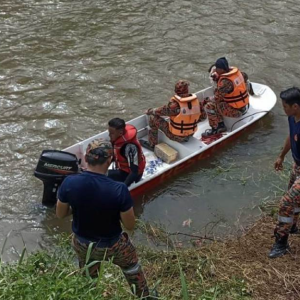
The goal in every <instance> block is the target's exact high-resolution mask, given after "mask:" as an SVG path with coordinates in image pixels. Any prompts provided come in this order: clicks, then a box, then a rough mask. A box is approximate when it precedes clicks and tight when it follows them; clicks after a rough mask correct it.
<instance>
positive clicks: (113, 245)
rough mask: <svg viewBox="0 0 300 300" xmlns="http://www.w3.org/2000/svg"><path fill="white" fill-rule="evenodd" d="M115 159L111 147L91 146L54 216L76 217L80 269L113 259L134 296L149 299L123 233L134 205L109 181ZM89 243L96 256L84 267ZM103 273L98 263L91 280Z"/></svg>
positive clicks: (61, 190) (123, 189) (75, 243)
mask: <svg viewBox="0 0 300 300" xmlns="http://www.w3.org/2000/svg"><path fill="white" fill-rule="evenodd" d="M112 156H113V148H112V145H111V143H110V142H107V141H103V140H100V139H98V140H94V141H92V142H91V143H90V144H89V145H88V147H87V150H86V155H85V160H86V162H87V170H86V171H84V172H82V173H80V174H78V175H74V176H68V177H67V178H66V179H65V180H64V181H63V183H62V185H61V186H60V188H59V191H58V200H57V207H56V215H57V217H58V218H64V217H66V216H68V215H70V214H73V222H72V230H73V233H74V235H73V243H72V245H73V248H74V250H75V252H76V254H77V256H78V260H79V266H80V267H81V268H82V267H84V266H86V265H88V264H90V263H91V262H93V261H102V260H103V259H105V260H109V259H113V263H114V264H116V265H118V266H119V267H120V268H121V269H122V271H123V273H124V275H125V277H126V280H127V281H128V283H129V285H130V287H132V285H134V286H135V293H136V295H137V296H138V297H141V296H144V297H145V296H148V295H149V291H148V286H147V282H146V279H145V276H144V273H143V271H142V268H141V265H140V264H139V261H138V257H137V253H136V250H135V247H134V246H133V244H132V243H131V241H130V239H129V237H128V234H127V233H125V232H122V227H121V223H122V224H123V225H124V227H125V228H126V229H128V230H132V229H133V228H134V225H135V217H134V212H133V201H132V198H131V196H130V193H129V191H128V188H127V187H126V185H125V184H124V183H121V182H115V181H113V180H111V179H109V178H107V176H106V175H105V174H106V172H107V169H108V167H109V165H110V163H111V160H112ZM90 243H93V251H91V256H90V259H89V261H88V262H86V256H87V252H88V248H89V244H90ZM99 267H100V263H96V264H95V265H93V266H91V267H90V268H89V272H90V275H91V276H93V277H94V276H95V277H97V276H98V271H99ZM146 299H151V298H150V297H149V298H146Z"/></svg>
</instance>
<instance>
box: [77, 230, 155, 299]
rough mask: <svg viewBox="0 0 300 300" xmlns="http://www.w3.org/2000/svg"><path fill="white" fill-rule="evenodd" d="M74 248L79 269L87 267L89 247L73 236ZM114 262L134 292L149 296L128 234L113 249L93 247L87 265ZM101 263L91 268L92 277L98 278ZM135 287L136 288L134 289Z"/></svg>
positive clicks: (140, 295)
mask: <svg viewBox="0 0 300 300" xmlns="http://www.w3.org/2000/svg"><path fill="white" fill-rule="evenodd" d="M72 246H73V248H74V250H75V252H76V254H77V257H78V260H79V267H80V268H83V267H84V266H85V265H86V255H87V250H88V247H89V245H88V244H85V243H81V242H80V241H79V240H78V238H76V236H75V235H73V239H72ZM103 260H106V261H108V260H112V262H113V263H114V264H115V265H117V266H119V267H120V268H121V269H122V272H123V274H124V276H125V278H126V280H127V282H128V284H129V286H130V287H131V289H132V292H135V294H136V295H137V296H138V297H142V296H143V297H146V296H148V295H149V290H148V286H147V282H146V279H145V276H144V273H143V270H142V267H141V265H140V264H139V262H138V257H137V253H136V250H135V247H134V246H133V244H132V243H131V241H130V239H129V237H128V234H127V233H125V232H124V233H122V235H121V237H120V239H119V240H118V241H117V242H116V243H115V244H114V245H113V246H112V247H111V248H99V247H96V246H95V245H94V246H93V249H92V252H91V256H90V259H89V261H88V262H87V264H89V263H91V262H93V261H103ZM100 264H101V263H100V262H99V263H96V264H95V265H93V266H92V267H90V268H89V273H90V276H91V277H97V276H98V271H99V269H100ZM133 286H134V287H133Z"/></svg>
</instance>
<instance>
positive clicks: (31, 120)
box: [0, 0, 300, 259]
mask: <svg viewBox="0 0 300 300" xmlns="http://www.w3.org/2000/svg"><path fill="white" fill-rule="evenodd" d="M299 12H300V4H299V2H298V1H295V0H293V1H276V0H266V1H259V0H253V1H251V2H246V1H233V0H225V1H208V0H206V1H205V0H201V1H196V0H192V1H182V0H181V1H180V0H175V1H170V0H168V1H166V0H162V1H145V0H139V1H138V0H128V1H123V0H116V1H103V0H89V1H83V0H82V1H77V0H72V1H71V0H22V1H20V0H1V3H0V37H1V39H0V41H1V42H0V141H1V144H0V166H1V168H0V180H1V184H0V249H1V248H2V247H3V246H2V245H3V243H4V241H5V240H6V241H7V243H6V245H5V249H4V252H5V255H6V258H8V259H15V258H16V257H17V256H18V253H20V251H21V250H20V249H22V247H23V243H25V244H26V247H27V249H28V250H29V251H32V250H36V249H39V248H40V246H41V245H43V243H46V241H47V238H48V237H49V236H52V235H53V234H55V233H56V232H62V231H69V230H70V220H64V221H61V220H57V219H56V218H55V215H54V212H53V210H52V209H49V208H45V207H43V206H42V205H41V197H42V183H41V182H40V181H39V180H37V179H36V178H34V177H33V171H34V168H35V166H36V163H37V160H38V157H39V155H40V153H41V151H42V150H43V149H64V148H66V147H68V146H69V145H72V144H74V143H76V142H78V141H80V140H82V139H85V138H87V137H90V136H92V135H95V134H97V133H98V132H100V131H102V130H104V129H106V125H107V122H108V120H109V119H111V118H113V117H121V118H124V119H125V120H130V119H132V118H134V117H137V116H139V115H140V114H142V113H143V112H144V111H145V110H146V109H148V108H149V107H157V106H160V105H163V104H165V103H167V101H168V99H169V98H170V97H171V96H172V93H173V88H174V84H175V83H176V81H177V80H178V79H187V80H189V81H190V83H191V85H190V89H191V91H197V90H200V89H202V88H205V87H207V86H208V85H209V80H208V73H207V69H208V68H209V66H210V65H211V64H212V63H214V62H215V60H216V59H217V58H219V57H222V56H226V57H227V59H228V60H229V62H230V64H231V65H236V66H238V67H239V68H240V69H241V70H243V71H245V72H246V73H247V74H248V76H249V78H250V80H251V81H253V82H259V83H263V84H266V85H268V86H270V87H271V88H272V89H273V90H274V92H275V93H276V95H277V96H278V95H279V93H280V91H281V90H283V89H285V88H287V87H290V86H293V85H298V86H299V85H300V84H299V78H300V68H299V65H298V63H299V47H300V39H299V32H300V25H299ZM287 128H288V126H287V119H286V116H285V115H284V113H283V110H282V108H281V103H280V100H278V101H277V104H276V107H275V108H274V109H273V111H272V113H271V114H269V115H267V116H266V117H264V118H263V119H262V120H261V121H260V122H258V123H257V124H256V125H255V126H254V127H252V129H251V130H249V131H247V132H245V133H244V134H243V136H242V137H240V138H238V139H237V140H235V141H234V142H232V143H230V144H229V145H227V146H226V147H224V148H222V149H218V151H216V152H214V154H213V155H212V156H211V157H210V158H208V159H206V160H205V161H201V162H199V163H197V164H196V165H194V166H193V168H191V169H188V170H186V171H185V173H184V174H181V175H180V176H177V177H175V178H172V179H170V180H169V181H167V182H166V183H165V184H164V185H162V186H159V187H157V188H156V190H154V191H151V192H149V193H147V194H146V195H144V196H143V197H140V198H138V199H135V212H136V215H137V216H138V218H139V219H140V220H142V221H146V222H150V223H151V224H158V225H159V226H164V227H166V229H167V230H169V231H171V232H175V231H180V232H185V233H190V234H193V233H198V232H202V233H203V231H206V233H207V234H214V232H215V231H214V230H215V229H217V230H216V232H222V234H223V233H227V232H228V231H230V230H231V228H233V227H234V228H236V227H238V228H243V226H245V224H247V220H249V218H252V217H255V216H256V215H257V214H258V213H259V209H258V208H257V205H258V204H260V203H261V202H262V201H264V200H263V199H272V197H274V196H276V195H277V193H278V190H277V189H276V187H275V186H274V183H273V182H274V181H276V180H277V179H276V178H277V177H276V175H275V174H274V172H273V169H272V165H273V162H274V160H275V158H276V155H277V154H278V153H279V151H280V148H281V146H282V144H283V141H284V139H285V137H286V135H287ZM184 221H188V222H185V223H184ZM183 224H188V225H189V226H185V227H184V226H183ZM207 224H208V225H207ZM206 225H207V226H206ZM9 233H10V234H9ZM8 234H9V237H8V238H7V235H8ZM270 235H271V233H270Z"/></svg>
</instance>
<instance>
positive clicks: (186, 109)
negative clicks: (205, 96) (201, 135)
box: [169, 94, 201, 136]
mask: <svg viewBox="0 0 300 300" xmlns="http://www.w3.org/2000/svg"><path fill="white" fill-rule="evenodd" d="M171 101H175V102H177V103H178V104H179V106H180V112H179V114H178V115H177V116H171V117H170V123H169V129H170V131H171V132H172V133H173V134H174V135H177V136H190V135H193V134H194V132H195V131H196V130H197V123H198V121H199V118H200V115H201V111H200V104H199V100H198V98H197V96H196V95H195V94H192V95H191V96H189V97H184V98H181V97H179V96H178V95H174V96H173V97H172V98H171Z"/></svg>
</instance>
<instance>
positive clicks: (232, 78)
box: [202, 57, 253, 137]
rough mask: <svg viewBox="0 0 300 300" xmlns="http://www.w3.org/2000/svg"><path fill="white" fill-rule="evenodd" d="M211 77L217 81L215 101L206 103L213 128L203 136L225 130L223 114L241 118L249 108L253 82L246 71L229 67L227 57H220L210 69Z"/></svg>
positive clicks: (205, 106)
mask: <svg viewBox="0 0 300 300" xmlns="http://www.w3.org/2000/svg"><path fill="white" fill-rule="evenodd" d="M209 72H210V78H211V79H212V81H213V82H215V92H214V96H215V97H214V98H215V99H214V101H207V102H206V103H205V105H204V108H205V110H206V113H207V116H208V121H209V125H210V126H211V129H208V130H206V131H205V132H204V133H203V134H202V136H203V137H208V136H212V135H215V134H218V133H222V132H225V131H226V130H227V129H226V127H225V124H224V121H223V116H226V117H232V118H240V117H241V116H242V115H244V114H245V113H246V112H247V111H248V108H249V92H248V89H249V91H250V93H251V94H252V92H253V91H252V88H251V84H250V82H249V80H248V76H247V74H246V73H244V72H241V71H240V70H239V69H238V68H236V67H229V65H228V61H227V59H226V58H225V57H221V58H219V59H218V60H217V61H216V63H215V65H213V66H211V67H210V69H209Z"/></svg>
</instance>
